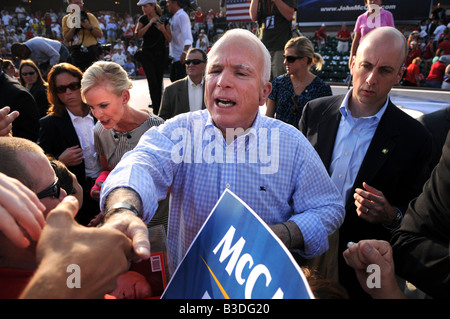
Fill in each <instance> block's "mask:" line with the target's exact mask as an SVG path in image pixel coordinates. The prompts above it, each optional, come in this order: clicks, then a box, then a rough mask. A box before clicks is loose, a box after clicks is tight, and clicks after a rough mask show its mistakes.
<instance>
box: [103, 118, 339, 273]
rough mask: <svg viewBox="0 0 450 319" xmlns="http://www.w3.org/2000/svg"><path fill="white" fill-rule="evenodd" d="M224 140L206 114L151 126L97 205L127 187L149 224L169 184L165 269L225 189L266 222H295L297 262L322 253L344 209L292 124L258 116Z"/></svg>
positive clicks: (179, 254) (311, 150)
mask: <svg viewBox="0 0 450 319" xmlns="http://www.w3.org/2000/svg"><path fill="white" fill-rule="evenodd" d="M227 136H228V135H227ZM231 140H232V141H231V142H230V143H228V144H227V143H226V139H225V138H224V137H223V135H222V134H221V132H220V131H219V130H218V129H217V128H216V127H215V126H214V125H213V122H212V119H211V116H210V114H209V112H208V111H207V110H203V111H196V112H189V113H185V114H181V115H179V116H177V117H175V118H173V119H171V120H168V121H166V122H165V124H162V125H160V126H158V127H153V128H151V129H150V130H148V131H147V132H146V133H145V134H144V135H143V136H142V138H141V140H140V141H139V143H138V145H137V146H136V148H135V149H134V150H132V151H130V152H128V153H126V154H125V155H124V157H123V158H122V160H121V161H120V162H119V164H118V165H117V166H116V167H115V169H114V170H113V171H112V172H111V173H110V175H109V177H108V179H107V180H106V182H105V183H104V184H103V186H102V195H101V203H100V205H101V206H100V207H102V208H104V203H105V198H106V195H107V194H108V193H109V192H110V191H111V190H112V189H114V188H116V187H130V188H132V189H133V190H135V191H136V192H137V193H138V194H139V195H140V197H141V199H142V203H143V207H144V221H145V222H149V221H150V219H151V217H152V216H153V214H154V212H155V210H156V208H157V206H158V201H159V200H162V199H164V198H165V197H166V194H167V190H168V188H169V186H172V188H171V193H170V197H171V199H170V214H169V225H168V234H167V237H168V245H169V257H170V258H171V261H172V263H173V264H172V267H176V266H177V265H178V263H179V262H181V260H182V258H183V256H184V254H185V253H186V251H187V249H188V248H189V246H190V244H191V242H192V241H193V239H194V238H195V236H196V234H197V232H198V231H199V230H200V228H201V226H202V225H203V222H204V221H205V220H206V218H207V217H208V215H209V214H210V212H211V210H212V209H213V208H214V206H215V204H216V202H217V201H218V199H219V198H220V196H221V194H222V193H223V191H224V190H225V189H226V188H228V189H229V190H231V191H232V192H233V193H235V194H236V195H237V196H239V197H240V198H241V199H242V200H243V201H245V202H246V203H247V204H248V205H249V206H250V207H251V208H252V209H253V210H254V211H255V212H256V213H257V214H258V215H259V216H260V217H261V218H262V219H263V220H264V221H265V222H266V223H267V224H268V225H273V224H277V223H281V222H285V221H288V220H291V221H294V222H295V223H296V224H297V225H298V227H299V229H300V231H301V233H302V235H303V237H304V242H305V246H304V250H302V251H301V252H300V253H301V255H303V256H304V257H306V258H312V257H315V256H318V255H320V254H322V253H323V252H325V251H326V250H327V249H328V236H329V235H330V234H332V233H333V232H334V231H335V230H337V229H338V228H339V227H340V225H341V224H342V222H343V220H344V215H345V211H344V207H343V205H342V202H343V201H342V198H341V195H340V194H339V191H338V190H337V188H336V186H335V185H334V183H333V182H332V181H331V179H330V177H329V175H328V173H327V171H326V169H325V167H324V166H323V164H322V161H321V160H320V158H319V156H318V155H317V153H316V151H315V150H314V148H313V147H312V146H311V144H310V143H309V141H308V140H307V139H306V138H305V137H304V136H303V135H302V134H301V132H300V131H298V130H297V129H296V128H295V127H293V126H291V125H287V124H286V123H283V122H281V121H279V120H275V119H272V118H268V117H265V116H261V115H260V114H258V115H257V117H256V119H255V122H254V123H253V126H252V127H251V128H250V129H249V130H248V131H247V132H245V134H243V135H241V136H239V137H238V138H236V139H235V140H233V139H231Z"/></svg>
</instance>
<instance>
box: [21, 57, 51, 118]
mask: <svg viewBox="0 0 450 319" xmlns="http://www.w3.org/2000/svg"><path fill="white" fill-rule="evenodd" d="M19 82H20V84H22V85H23V86H24V87H26V88H27V90H28V91H29V92H30V93H31V95H33V97H34V99H35V100H36V104H37V106H38V109H39V118H41V117H44V116H45V115H47V110H48V107H49V106H50V104H49V102H48V99H47V86H48V85H47V82H46V81H45V80H44V78H43V77H42V75H41V72H40V71H39V68H38V67H37V65H36V64H35V63H34V62H33V61H32V60H22V62H21V63H20V66H19Z"/></svg>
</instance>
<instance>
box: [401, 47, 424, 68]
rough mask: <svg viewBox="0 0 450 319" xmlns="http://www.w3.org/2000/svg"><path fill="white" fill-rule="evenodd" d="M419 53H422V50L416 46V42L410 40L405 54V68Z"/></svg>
mask: <svg viewBox="0 0 450 319" xmlns="http://www.w3.org/2000/svg"><path fill="white" fill-rule="evenodd" d="M421 54H422V51H421V50H420V48H419V47H418V46H417V42H416V41H411V42H410V43H409V48H408V53H407V55H406V60H405V68H407V67H408V66H409V65H410V64H411V63H412V61H413V60H414V59H415V58H418V57H420V56H421Z"/></svg>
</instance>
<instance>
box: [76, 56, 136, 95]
mask: <svg viewBox="0 0 450 319" xmlns="http://www.w3.org/2000/svg"><path fill="white" fill-rule="evenodd" d="M104 82H107V83H108V84H110V85H111V87H112V93H113V94H115V95H117V96H120V95H121V94H122V92H123V91H125V90H129V89H131V88H132V87H133V82H132V81H131V80H130V79H129V78H128V74H127V72H126V71H125V70H124V69H123V68H122V67H121V66H120V65H119V64H117V63H116V62H112V61H97V62H95V63H94V64H92V65H91V66H90V67H89V68H88V69H87V70H86V71H85V72H84V75H83V78H82V80H81V98H82V99H83V102H84V103H86V98H85V94H86V92H87V91H89V90H90V89H92V88H93V87H96V86H98V85H102V84H103V83H104Z"/></svg>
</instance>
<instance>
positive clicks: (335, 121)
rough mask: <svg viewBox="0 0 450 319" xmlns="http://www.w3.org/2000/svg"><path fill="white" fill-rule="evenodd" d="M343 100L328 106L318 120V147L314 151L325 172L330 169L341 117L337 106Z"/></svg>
mask: <svg viewBox="0 0 450 319" xmlns="http://www.w3.org/2000/svg"><path fill="white" fill-rule="evenodd" d="M343 99H344V96H343V97H342V99H339V100H337V101H336V103H332V104H330V106H329V107H328V108H327V109H326V110H325V111H324V112H323V113H322V116H321V118H320V119H319V125H318V132H317V145H318V146H319V147H318V148H317V149H316V151H317V153H318V154H319V156H320V158H321V159H322V161H323V163H324V165H325V167H326V169H327V170H329V169H330V165H331V157H332V155H333V149H334V142H335V140H336V133H337V130H338V128H339V122H340V120H341V116H342V115H341V112H340V111H339V106H340V105H341V103H342V100H343Z"/></svg>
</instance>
